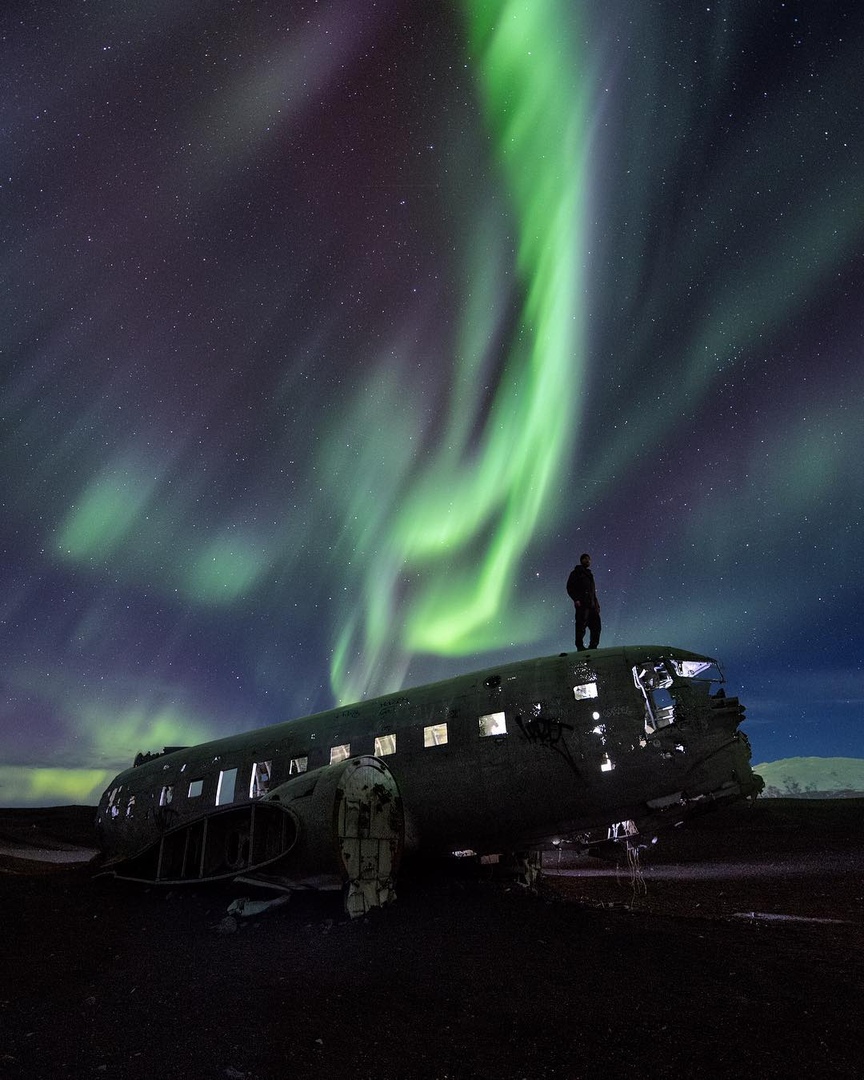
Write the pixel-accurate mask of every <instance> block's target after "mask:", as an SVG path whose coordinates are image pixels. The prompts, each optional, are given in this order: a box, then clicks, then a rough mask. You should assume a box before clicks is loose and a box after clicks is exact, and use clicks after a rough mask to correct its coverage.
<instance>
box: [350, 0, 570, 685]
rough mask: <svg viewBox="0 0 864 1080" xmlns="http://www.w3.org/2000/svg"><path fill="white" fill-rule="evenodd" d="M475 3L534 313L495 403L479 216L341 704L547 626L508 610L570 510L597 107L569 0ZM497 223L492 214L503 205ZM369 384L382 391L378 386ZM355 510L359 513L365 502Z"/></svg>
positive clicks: (482, 69)
mask: <svg viewBox="0 0 864 1080" xmlns="http://www.w3.org/2000/svg"><path fill="white" fill-rule="evenodd" d="M466 16H467V19H466V23H467V32H468V42H469V51H470V53H471V55H472V56H473V57H474V58H475V61H476V64H477V67H478V71H479V79H480V94H481V98H482V103H483V109H484V113H485V116H486V118H487V122H488V125H489V128H490V130H491V132H492V134H493V137H494V147H495V155H496V164H497V167H498V169H499V170H500V173H501V176H502V178H503V181H504V184H505V186H506V190H507V194H508V197H509V201H510V204H511V208H512V212H513V214H514V216H515V219H516V221H517V227H518V234H519V238H518V246H517V265H516V273H517V276H518V282H519V288H520V290H521V295H522V305H521V312H520V316H519V320H518V327H517V328H516V331H515V332H514V333H512V334H511V339H510V342H509V345H508V355H507V359H506V362H505V365H504V367H503V371H502V373H501V377H500V379H499V381H498V384H497V386H496V388H495V391H494V395H493V397H492V400H491V404H487V403H485V402H484V401H483V400H482V398H481V394H480V390H479V386H478V380H477V376H478V373H479V372H480V371H481V370H483V368H484V366H485V365H486V364H488V362H489V355H488V354H489V350H490V349H491V348H492V347H493V343H494V340H495V335H496V332H497V331H498V330H499V319H498V318H497V317H496V313H497V312H498V309H499V308H500V306H501V301H500V296H501V295H502V294H506V293H507V291H508V290H507V286H506V284H504V283H503V282H502V281H501V280H500V279H496V277H495V276H494V275H492V274H490V273H489V264H490V263H491V262H492V261H493V260H492V259H491V258H490V252H491V251H494V250H495V247H496V239H495V237H494V236H493V235H489V233H484V232H483V231H482V229H483V226H482V225H481V226H480V232H479V235H478V234H477V233H476V232H475V234H474V235H473V236H472V237H471V244H470V247H471V249H472V250H473V251H474V252H475V253H477V254H475V259H476V260H477V261H478V262H479V263H480V264H481V265H478V266H472V267H471V272H470V273H469V275H468V278H469V280H468V284H467V288H466V293H467V295H468V303H467V304H466V307H465V310H464V312H463V316H462V326H461V330H460V340H459V345H458V356H457V357H456V360H455V363H456V365H457V370H456V372H455V375H454V380H453V393H452V398H451V406H450V410H449V416H448V420H447V422H446V425H445V428H446V430H445V433H444V435H443V437H441V438H440V439H439V440H438V442H437V447H436V450H435V451H434V452H433V453H431V455H430V460H424V462H423V465H422V468H421V469H420V470H419V472H417V473H414V474H412V475H411V476H410V483H408V484H406V486H405V488H404V491H403V492H402V497H401V498H400V499H399V501H398V503H396V502H395V501H394V502H393V503H392V504H391V506H390V508H389V511H388V510H384V511H382V512H380V513H379V514H378V516H377V517H374V516H373V518H372V520H371V521H369V520H367V521H366V522H365V523H363V524H358V526H357V528H358V530H359V535H357V536H355V537H354V550H353V556H354V558H355V559H356V561H357V562H358V564H359V563H361V562H362V566H363V580H362V585H361V586H360V589H361V593H362V598H363V601H362V604H361V605H359V606H360V609H361V611H360V613H359V614H358V615H357V616H356V617H353V618H351V617H349V619H348V622H347V624H346V625H345V626H344V628H343V630H342V633H341V635H340V637H339V640H338V644H337V647H336V651H335V655H334V660H333V667H332V685H333V689H334V693H335V695H336V697H337V699H338V700H339V701H340V702H343V703H344V702H349V701H354V700H357V699H358V698H360V697H362V696H363V695H364V694H365V693H366V692H368V691H369V690H370V689H372V690H375V691H376V692H380V691H382V690H384V689H394V688H396V687H397V686H398V685H399V683H400V680H401V678H402V676H403V675H404V672H405V670H406V668H407V664H408V661H409V659H410V655H411V654H412V653H417V652H425V653H432V654H437V655H450V656H455V655H464V654H467V653H472V652H477V651H480V650H487V649H493V648H496V647H499V646H502V645H504V644H508V643H513V642H514V640H515V639H519V640H523V641H527V640H531V639H532V638H533V637H534V636H535V634H536V631H537V628H536V626H535V624H534V621H533V620H532V619H531V618H530V617H529V616H527V614H521V615H520V616H518V617H516V616H515V615H514V614H513V613H512V611H509V607H510V605H511V597H512V595H513V592H514V577H515V572H516V570H517V568H518V565H519V561H520V559H521V558H522V557H523V555H524V554H525V551H526V549H527V547H528V544H529V542H530V541H531V539H532V537H533V536H535V534H536V531H537V530H538V528H539V527H541V525H542V526H543V527H544V528H547V529H548V528H549V527H550V526H551V525H552V524H554V522H555V520H556V505H560V487H559V483H560V481H561V478H562V476H563V475H564V474H565V472H566V471H567V469H568V467H569V464H570V454H571V449H572V446H573V440H574V436H575V434H576V431H577V427H578V419H579V418H578V415H577V412H576V404H575V403H576V402H578V400H579V396H580V395H579V389H580V384H581V378H582V372H583V355H582V324H583V317H584V316H583V310H582V303H581V299H580V298H581V296H582V293H583V289H582V287H581V282H580V273H581V264H582V257H583V251H582V248H583V245H582V241H581V237H582V232H583V224H584V222H583V208H582V200H583V197H584V189H585V174H586V162H587V156H588V154H587V145H586V143H587V139H586V129H587V126H588V109H587V106H586V99H587V92H586V90H585V89H584V88H580V86H579V84H578V77H579V70H578V65H576V64H574V54H575V45H574V42H573V41H572V40H571V39H570V38H569V36H568V34H567V33H566V27H567V25H568V18H570V17H571V16H570V12H569V10H568V8H567V6H566V5H563V4H559V3H557V2H555V0H543V2H538V3H533V4H530V5H526V4H524V3H522V2H518V0H513V2H510V3H505V4H501V3H490V2H476V3H469V4H468V5H467V9H466ZM574 72H575V75H574ZM487 228H488V229H491V230H493V231H494V222H493V223H491V224H489V225H487ZM505 273H506V271H505ZM380 389H381V388H380V387H379V391H380ZM391 393H392V391H391ZM393 396H394V405H396V404H397V401H396V400H395V399H396V394H395V393H394V395H393ZM370 397H376V398H377V400H378V401H379V403H380V394H378V395H374V394H370ZM466 410H467V411H466ZM387 411H388V412H389V413H390V415H394V416H398V409H397V410H396V411H395V412H394V411H391V410H387ZM380 425H381V419H380V416H379V418H378V424H377V425H376V427H377V428H378V429H380ZM367 430H368V429H367ZM478 431H479V432H480V434H479V437H478V436H477V434H476V433H477V432H478ZM393 434H394V433H393V431H392V430H391V431H390V432H389V433H388V443H390V444H391V445H393V444H398V443H399V442H401V443H402V445H403V446H405V445H410V443H406V442H405V441H404V438H405V433H404V432H398V431H397V432H396V438H394V437H393ZM409 438H410V436H409ZM396 452H397V453H398V450H397V451H396ZM391 453H392V451H391V450H390V447H389V446H388V450H387V454H388V455H389V454H391ZM384 456H385V455H384V454H382V457H384ZM390 460H391V462H392V458H390ZM336 464H337V463H336V462H334V461H333V460H332V459H331V461H330V465H331V466H334V465H336ZM403 464H404V467H405V468H406V470H407V468H408V467H409V465H410V463H409V462H404V463H403ZM355 467H356V466H355ZM366 513H368V512H366ZM352 519H353V520H354V521H356V522H360V520H361V519H360V514H359V513H358V514H357V515H356V517H355V516H354V515H352ZM508 612H509V613H508Z"/></svg>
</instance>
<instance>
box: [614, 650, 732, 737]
mask: <svg viewBox="0 0 864 1080" xmlns="http://www.w3.org/2000/svg"><path fill="white" fill-rule="evenodd" d="M633 681H634V682H635V683H636V685H637V686H638V687H639V689H640V690H641V691H642V697H643V698H644V701H645V731H646V733H648V734H651V733H652V732H655V731H657V730H658V729H659V728H662V727H668V725H669V724H673V723H674V722H675V719H676V716H675V709H676V704H682V702H683V700H684V699H686V696H687V695H688V694H690V695H692V694H694V693H695V694H696V695H697V696H707V695H709V694H711V693H712V687H713V686H715V685H717V686H718V687H719V685H720V684H721V683H723V681H724V679H723V673H722V672H721V671H720V668H719V667H718V666H717V664H716V663H715V662H714V661H713V660H708V659H704V660H703V659H695V660H679V659H676V658H673V657H668V658H666V659H663V660H654V661H649V662H646V663H644V664H637V665H636V667H634V668H633ZM675 687H677V690H675V691H674V692H673V688H675Z"/></svg>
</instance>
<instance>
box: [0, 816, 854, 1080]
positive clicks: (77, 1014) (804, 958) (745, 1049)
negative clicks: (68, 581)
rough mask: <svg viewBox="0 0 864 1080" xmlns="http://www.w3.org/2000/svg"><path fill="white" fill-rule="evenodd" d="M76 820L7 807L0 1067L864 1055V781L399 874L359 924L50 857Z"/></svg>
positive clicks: (794, 1060)
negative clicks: (632, 858) (249, 904)
mask: <svg viewBox="0 0 864 1080" xmlns="http://www.w3.org/2000/svg"><path fill="white" fill-rule="evenodd" d="M92 817H93V810H92V808H82V807H67V808H56V809H51V810H6V811H2V810H0V904H2V908H0V1077H3V1078H9V1080H17V1078H19V1077H27V1078H34V1080H35V1078H42V1077H93V1078H99V1077H118V1078H125V1077H129V1078H136V1080H137V1078H147V1080H151V1078H152V1080H175V1078H177V1080H180V1078H183V1080H199V1078H200V1080H209V1078H214V1080H215V1078H223V1080H224V1078H229V1080H241V1078H245V1080H271V1078H272V1080H277V1078H278V1080H295V1078H296V1080H301V1078H302V1080H305V1078H309V1080H316V1078H320V1077H343V1076H344V1077H346V1078H356V1080H366V1078H370V1080H371V1078H373V1077H374V1078H375V1080H395V1078H402V1077H404V1078H406V1080H409V1078H417V1080H431V1078H438V1080H463V1078H466V1080H467V1078H489V1080H493V1078H494V1080H515V1078H520V1077H525V1078H529V1080H534V1078H537V1080H543V1078H550V1080H551V1078H562V1080H583V1078H584V1080H591V1078H594V1077H597V1078H600V1077H604V1078H612V1080H615V1078H617V1077H639V1078H646V1080H647V1078H652V1077H670V1078H671V1077H675V1078H682V1080H691V1078H695V1077H730V1078H731V1077H736V1078H737V1077H751V1076H752V1077H754V1078H758V1080H767V1078H774V1077H783V1078H795V1077H813V1078H817V1080H819V1078H822V1077H844V1078H856V1077H861V1076H864V1038H862V1033H861V1025H862V1016H864V948H862V946H864V830H862V825H864V800H837V801H831V802H811V801H804V800H771V801H767V800H766V801H764V802H761V803H758V804H757V805H756V806H755V807H752V808H751V807H748V806H742V807H736V808H729V809H728V810H726V811H724V812H722V813H717V814H715V815H712V816H710V817H706V818H704V819H702V820H701V821H699V822H695V823H693V825H692V826H689V827H687V828H685V829H682V830H678V831H676V832H675V833H674V834H672V835H671V836H670V837H667V838H666V839H665V841H662V842H661V844H659V845H658V846H657V849H655V850H654V851H652V853H651V855H650V859H646V860H643V875H644V876H643V877H640V876H639V875H638V874H633V873H632V872H631V871H630V869H629V868H628V867H627V866H626V865H625V866H622V867H621V868H620V869H618V870H615V869H614V868H612V869H607V870H606V871H605V876H598V874H597V873H596V872H595V873H588V874H586V873H583V872H582V871H583V870H590V869H593V870H595V871H596V869H597V866H596V864H595V863H594V862H591V863H584V862H582V863H579V864H578V865H576V866H571V867H569V868H567V867H565V869H567V870H568V872H567V874H566V875H565V876H554V877H550V878H549V879H548V881H547V882H546V884H545V885H544V886H543V888H542V890H541V894H540V896H539V897H536V896H531V895H528V894H527V893H526V891H525V890H524V889H522V888H520V887H518V886H515V885H513V884H511V883H510V882H508V881H507V880H505V879H501V878H498V877H496V876H491V874H490V876H485V875H484V876H480V877H474V878H472V877H453V876H447V875H444V874H442V873H436V874H430V873H428V872H425V873H422V874H421V873H415V874H413V875H410V876H406V877H404V878H403V880H402V882H401V885H400V896H399V900H398V902H397V903H396V904H395V905H393V906H392V907H391V908H389V909H387V910H385V911H382V912H375V913H373V914H372V915H370V916H367V917H366V918H363V919H359V920H356V921H354V922H349V921H347V920H346V919H345V918H344V916H343V915H342V911H341V906H340V903H339V901H338V898H336V897H334V896H332V895H331V896H327V895H324V896H314V895H303V896H295V897H294V898H292V900H291V901H290V902H289V903H288V904H287V905H286V906H283V907H281V908H279V909H278V910H272V911H270V912H268V913H266V914H263V915H260V916H258V917H257V918H251V919H240V920H233V921H232V920H229V921H228V922H227V923H226V921H225V918H226V909H227V906H228V904H229V903H230V902H231V900H232V899H233V898H234V897H235V896H237V895H241V894H242V893H243V892H244V890H242V889H241V890H238V889H228V888H218V889H217V888H207V889H205V888H200V887H198V888H189V889H187V890H177V889H175V890H173V891H167V892H166V891H162V890H160V889H156V888H146V887H140V886H132V885H128V884H123V883H119V882H117V881H115V880H113V879H109V878H104V877H103V878H99V877H94V871H95V870H97V869H98V861H95V862H94V863H92V864H90V865H86V864H81V863H78V864H76V863H65V864H63V863H57V862H46V861H44V858H45V853H46V852H48V853H50V852H52V851H54V852H57V851H62V850H63V848H64V847H68V845H80V846H82V847H85V848H86V847H87V846H88V845H92V843H93V839H92V831H91V830H92ZM57 857H66V858H69V857H79V858H80V854H78V855H77V856H76V854H75V852H73V853H72V854H71V856H70V855H69V853H68V852H67V854H66V856H62V855H61V856H57ZM245 892H246V893H247V894H248V892H249V890H248V889H246V890H245ZM771 916H773V918H772V917H771ZM817 920H819V921H817ZM829 920H836V921H829Z"/></svg>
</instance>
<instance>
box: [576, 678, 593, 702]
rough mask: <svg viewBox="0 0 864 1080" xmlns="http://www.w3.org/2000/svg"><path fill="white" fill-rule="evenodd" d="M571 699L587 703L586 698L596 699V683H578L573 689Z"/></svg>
mask: <svg viewBox="0 0 864 1080" xmlns="http://www.w3.org/2000/svg"><path fill="white" fill-rule="evenodd" d="M573 697H574V698H576V700H577V701H587V700H588V698H595V697H597V683H596V682H586V683H579V684H578V686H574V687H573Z"/></svg>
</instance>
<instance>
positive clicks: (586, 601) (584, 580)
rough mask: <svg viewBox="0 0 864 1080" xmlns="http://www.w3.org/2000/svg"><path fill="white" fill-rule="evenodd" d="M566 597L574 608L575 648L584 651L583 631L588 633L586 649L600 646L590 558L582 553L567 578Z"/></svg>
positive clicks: (597, 603) (586, 553)
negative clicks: (577, 563)
mask: <svg viewBox="0 0 864 1080" xmlns="http://www.w3.org/2000/svg"><path fill="white" fill-rule="evenodd" d="M567 595H568V596H569V597H570V599H571V600H572V601H573V605H574V607H575V608H576V648H577V649H578V650H579V652H584V651H585V631H586V630H588V631H589V634H590V636H589V639H588V648H589V649H596V648H598V647H599V645H600V601H599V600H598V599H597V589H596V588H595V585H594V575H593V574H592V573H591V556H590V555H589V554H588V552H587V551H586V552H584V553H583V554H582V555H580V556H579V565H578V566H574V567H573V569H572V570H571V571H570V576H569V577H568V578H567Z"/></svg>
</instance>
